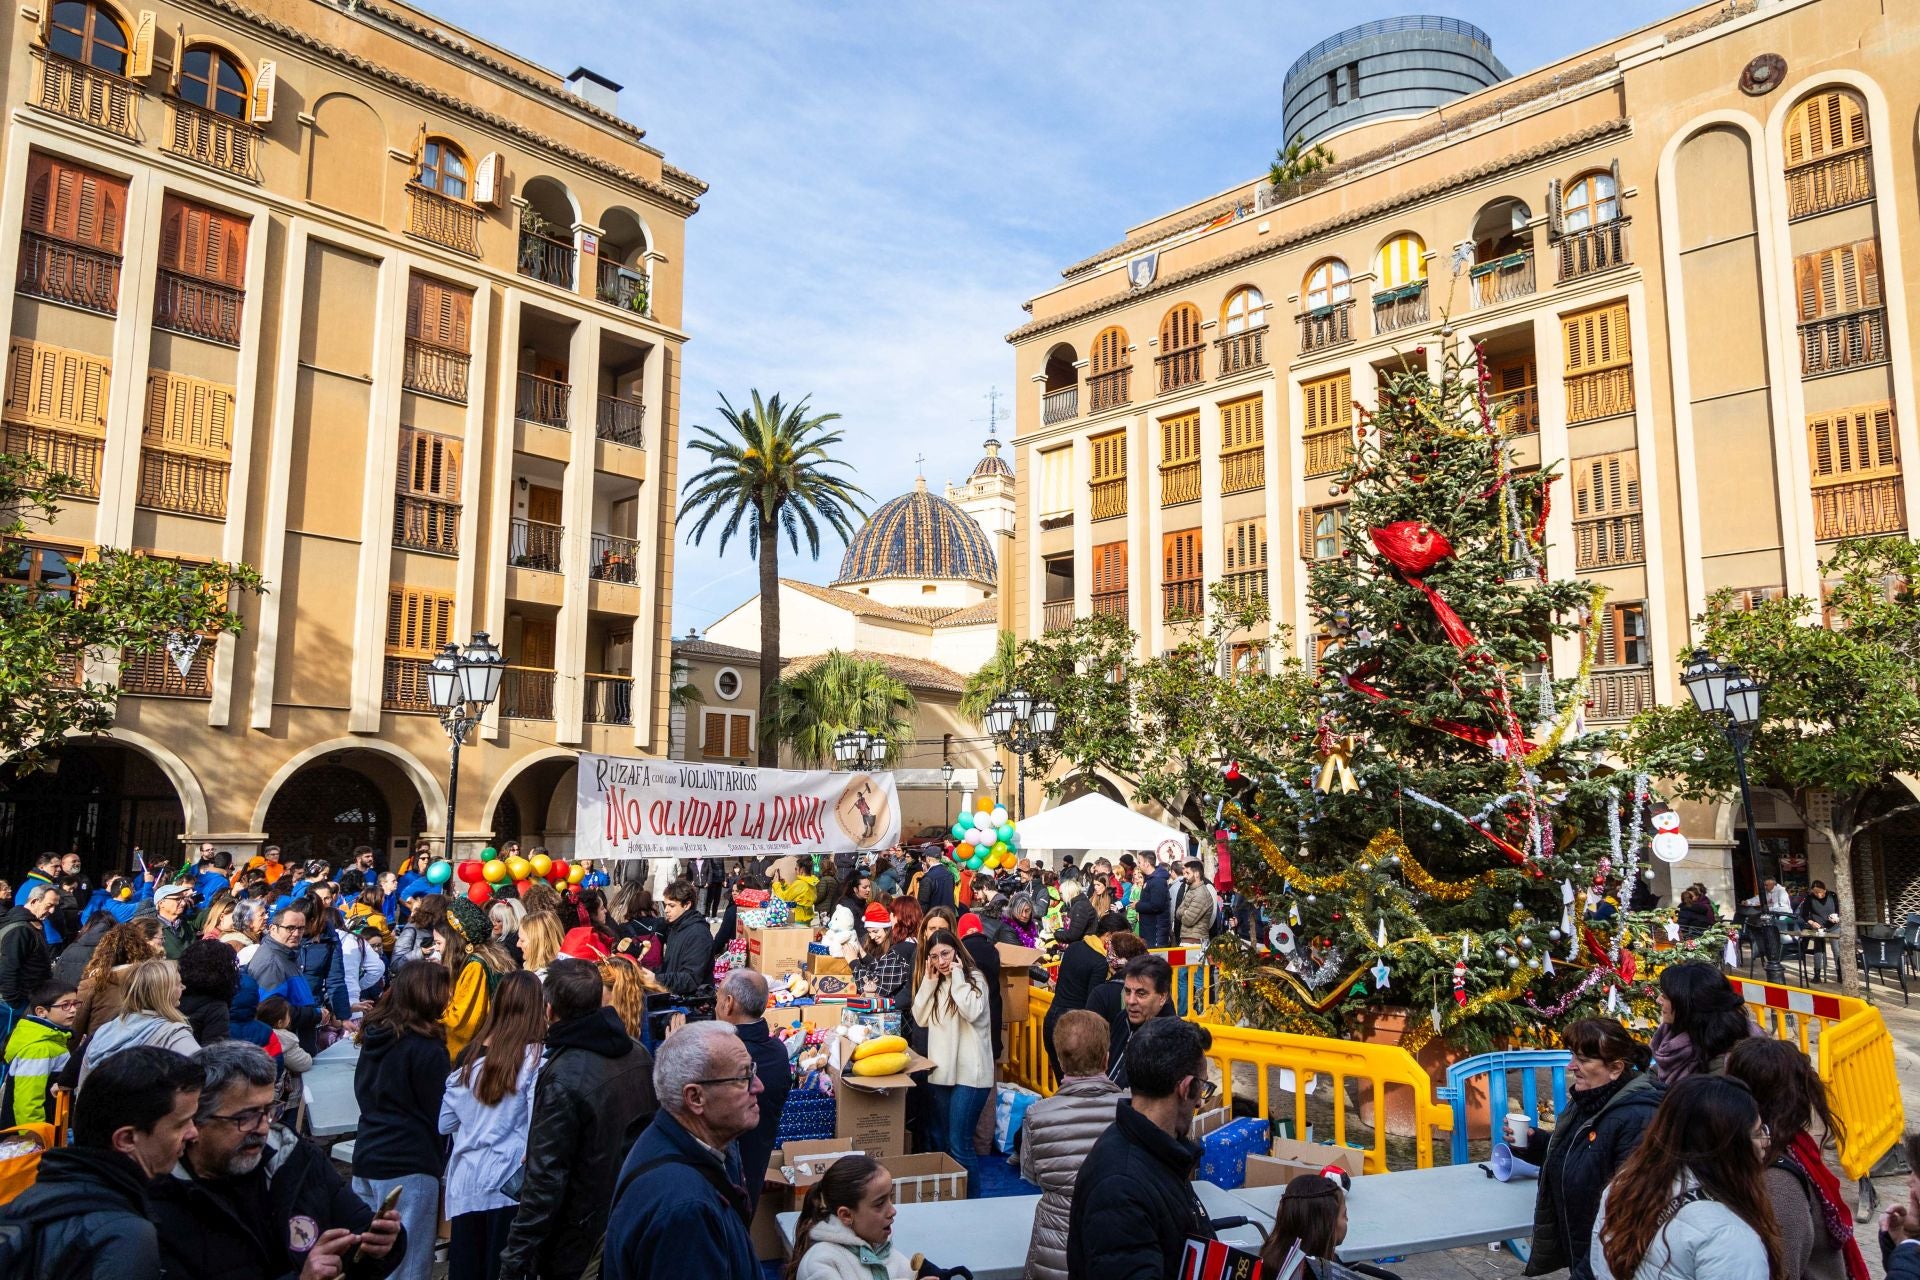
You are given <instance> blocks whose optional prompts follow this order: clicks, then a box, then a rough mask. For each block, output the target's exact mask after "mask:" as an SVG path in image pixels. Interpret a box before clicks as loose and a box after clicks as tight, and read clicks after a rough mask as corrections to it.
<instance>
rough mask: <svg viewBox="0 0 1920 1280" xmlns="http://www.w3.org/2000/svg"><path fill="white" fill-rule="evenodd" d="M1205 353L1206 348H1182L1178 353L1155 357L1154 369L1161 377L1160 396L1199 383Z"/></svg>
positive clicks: (1167, 353) (1171, 352)
mask: <svg viewBox="0 0 1920 1280" xmlns="http://www.w3.org/2000/svg"><path fill="white" fill-rule="evenodd" d="M1205 351H1206V347H1205V346H1194V347H1182V348H1180V349H1179V350H1178V351H1168V352H1164V353H1162V354H1160V355H1157V356H1155V357H1154V358H1153V367H1154V370H1155V371H1156V372H1157V373H1158V374H1159V375H1160V394H1161V395H1166V394H1167V393H1168V392H1169V391H1178V390H1179V389H1180V388H1182V387H1191V386H1193V385H1194V384H1196V383H1198V382H1199V381H1200V357H1201V355H1202V354H1203V353H1204V352H1205Z"/></svg>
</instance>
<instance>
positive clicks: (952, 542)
mask: <svg viewBox="0 0 1920 1280" xmlns="http://www.w3.org/2000/svg"><path fill="white" fill-rule="evenodd" d="M998 576H999V575H998V573H997V572H996V570H995V562H994V557H993V544H992V543H990V542H988V541H987V532H986V530H984V529H982V528H981V527H980V525H979V522H978V521H976V520H975V519H974V518H973V517H972V516H970V515H968V514H967V513H966V512H964V511H962V510H961V509H960V508H959V506H958V505H957V504H955V503H952V502H949V501H947V500H946V499H945V498H942V497H940V496H939V495H937V494H933V493H929V492H927V482H926V481H925V480H921V481H918V482H917V483H916V484H915V485H914V489H913V492H912V493H906V494H902V495H900V496H899V497H898V498H894V499H893V500H891V501H889V502H884V503H882V504H880V508H879V509H878V510H877V511H875V512H874V513H873V515H872V517H871V518H869V519H868V521H867V522H866V524H864V525H862V526H861V527H860V531H859V532H858V533H856V534H854V535H853V541H851V542H849V543H848V544H847V554H846V555H845V556H843V557H842V558H841V560H840V576H839V577H837V578H835V579H834V580H833V585H834V586H836V587H844V586H849V585H852V584H854V583H860V582H874V581H877V580H880V579H886V578H917V579H921V580H932V579H938V578H948V579H954V578H957V579H960V580H962V581H966V582H977V583H979V584H980V585H981V586H986V587H991V586H993V585H994V584H995V582H996V581H997V580H998Z"/></svg>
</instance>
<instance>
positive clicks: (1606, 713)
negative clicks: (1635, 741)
mask: <svg viewBox="0 0 1920 1280" xmlns="http://www.w3.org/2000/svg"><path fill="white" fill-rule="evenodd" d="M1652 709H1653V670H1652V668H1650V667H1623V668H1620V669H1618V670H1613V671H1596V672H1594V673H1593V674H1592V675H1591V676H1590V677H1588V679H1587V719H1589V720H1596V721H1600V722H1603V723H1604V722H1614V721H1621V720H1631V719H1633V717H1635V716H1637V715H1639V714H1640V713H1641V712H1642V711H1651V710H1652Z"/></svg>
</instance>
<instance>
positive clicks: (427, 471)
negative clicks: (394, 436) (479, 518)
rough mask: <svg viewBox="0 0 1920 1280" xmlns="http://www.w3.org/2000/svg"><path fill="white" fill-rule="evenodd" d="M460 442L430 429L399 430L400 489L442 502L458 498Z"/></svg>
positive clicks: (455, 500)
mask: <svg viewBox="0 0 1920 1280" xmlns="http://www.w3.org/2000/svg"><path fill="white" fill-rule="evenodd" d="M460 443H461V442H460V441H458V440H456V439H454V438H453V437H451V436H441V435H435V434H433V433H432V432H429V431H414V430H411V429H409V430H404V431H402V432H401V433H400V488H401V490H402V491H403V492H405V493H410V494H415V495H418V496H419V497H423V498H436V499H438V500H440V501H442V502H457V501H458V500H459V498H460Z"/></svg>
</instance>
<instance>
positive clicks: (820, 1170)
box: [767, 1138, 856, 1193]
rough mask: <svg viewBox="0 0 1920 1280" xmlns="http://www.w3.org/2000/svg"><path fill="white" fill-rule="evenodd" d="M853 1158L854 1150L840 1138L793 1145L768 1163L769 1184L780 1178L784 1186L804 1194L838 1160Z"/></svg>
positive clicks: (790, 1143) (777, 1153) (777, 1152)
mask: <svg viewBox="0 0 1920 1280" xmlns="http://www.w3.org/2000/svg"><path fill="white" fill-rule="evenodd" d="M853 1154H856V1153H855V1151H854V1148H853V1147H852V1146H850V1145H849V1144H848V1143H846V1142H844V1141H842V1140H841V1139H839V1138H825V1139H822V1140H821V1141H818V1142H789V1143H787V1144H786V1145H785V1146H783V1147H781V1148H780V1149H779V1150H778V1151H776V1152H775V1153H774V1155H773V1158H772V1159H770V1160H768V1161H767V1176H768V1180H769V1181H771V1180H772V1179H773V1178H775V1177H776V1176H777V1177H778V1178H779V1180H780V1183H781V1185H782V1186H786V1187H791V1188H792V1189H793V1190H795V1191H798V1192H801V1193H804V1192H805V1191H806V1189H807V1188H808V1187H810V1186H812V1185H813V1184H814V1183H816V1182H818V1181H820V1179H821V1178H822V1177H823V1176H825V1174H826V1172H827V1170H828V1169H829V1168H831V1167H832V1166H833V1162H834V1161H835V1160H838V1159H840V1158H841V1157H842V1156H848V1155H853Z"/></svg>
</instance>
